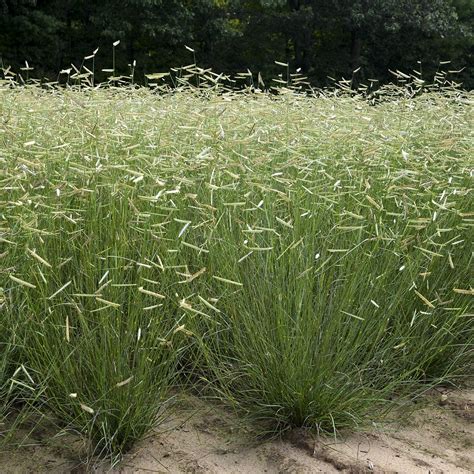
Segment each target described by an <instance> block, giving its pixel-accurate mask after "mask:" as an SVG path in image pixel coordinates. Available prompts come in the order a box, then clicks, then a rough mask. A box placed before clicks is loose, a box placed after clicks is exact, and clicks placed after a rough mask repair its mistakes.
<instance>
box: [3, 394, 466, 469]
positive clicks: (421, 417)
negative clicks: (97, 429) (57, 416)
mask: <svg viewBox="0 0 474 474" xmlns="http://www.w3.org/2000/svg"><path fill="white" fill-rule="evenodd" d="M421 403H423V404H425V403H426V406H424V407H423V408H422V409H420V410H418V411H416V412H414V414H413V416H412V417H410V419H409V421H408V422H406V421H404V422H403V423H400V424H392V425H390V426H377V427H374V428H373V429H372V430H371V431H369V432H364V433H355V434H354V433H353V434H349V435H347V436H344V435H342V436H341V438H340V439H338V440H337V441H334V439H332V438H319V439H315V438H314V437H311V436H310V435H308V434H306V433H303V432H301V431H299V430H295V431H293V432H291V433H289V434H288V435H287V436H286V437H285V438H284V439H276V440H269V441H264V442H262V441H256V440H255V436H254V432H253V428H251V427H249V426H246V425H244V424H243V423H242V421H240V420H239V419H238V417H236V415H234V414H232V413H229V412H228V411H227V410H225V409H224V408H222V407H220V406H216V405H213V404H211V403H209V402H203V401H201V400H199V399H197V398H191V397H190V398H187V399H186V400H185V401H183V402H181V404H180V405H179V412H178V413H174V414H173V416H172V417H170V419H169V421H167V422H165V423H164V424H163V425H161V426H160V428H159V432H157V433H151V434H150V435H149V436H147V437H146V438H145V439H144V440H142V441H140V442H138V443H137V445H136V446H135V447H134V448H133V449H132V451H131V452H130V453H128V454H127V455H126V456H125V457H124V459H123V460H122V462H121V463H120V464H118V465H117V466H116V467H114V468H112V469H111V468H110V466H107V465H104V464H103V463H102V464H100V465H96V464H95V463H94V462H93V461H89V463H88V464H87V465H86V464H84V459H85V458H84V455H83V454H82V450H83V448H84V446H83V444H81V442H80V440H79V439H77V438H75V437H74V436H73V435H70V434H68V435H66V436H62V437H58V436H56V437H55V436H53V433H48V431H47V430H42V431H39V432H37V433H36V434H35V436H34V437H33V438H32V439H31V440H30V441H29V442H28V443H27V445H25V446H24V447H22V448H20V449H17V450H15V451H4V452H1V453H0V470H1V472H3V473H5V474H10V473H24V472H25V473H26V472H33V471H34V472H38V473H42V472H44V473H46V472H48V473H65V472H71V473H83V472H100V473H102V472H104V473H105V472H115V473H117V474H118V473H120V474H128V473H146V472H159V473H176V474H177V473H211V474H213V473H235V474H240V473H249V472H253V473H269V474H271V473H282V474H283V473H313V472H324V473H331V472H345V473H363V472H384V473H392V472H410V473H426V472H430V473H441V472H445V473H450V472H452V473H454V472H456V473H469V472H471V471H470V466H473V465H474V450H473V449H472V448H473V442H472V439H474V425H473V423H472V421H473V418H474V389H470V390H462V391H459V390H456V391H452V390H446V389H444V390H437V391H433V392H431V393H430V394H429V395H427V397H426V398H425V400H423V401H422V402H421ZM163 430H165V431H164V432H163Z"/></svg>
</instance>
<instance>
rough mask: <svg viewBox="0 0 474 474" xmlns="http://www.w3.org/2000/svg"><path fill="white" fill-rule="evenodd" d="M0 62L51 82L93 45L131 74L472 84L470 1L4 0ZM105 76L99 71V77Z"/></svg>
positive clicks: (0, 4) (473, 16) (473, 5)
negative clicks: (447, 75)
mask: <svg viewBox="0 0 474 474" xmlns="http://www.w3.org/2000/svg"><path fill="white" fill-rule="evenodd" d="M0 15H1V16H0V56H1V58H2V61H3V66H4V67H7V66H10V65H11V66H12V68H13V70H16V71H18V69H19V68H20V67H24V66H25V61H28V65H29V67H34V70H35V73H34V76H35V77H40V76H46V77H50V78H51V77H52V78H55V75H56V74H57V72H58V71H59V70H61V69H62V68H67V67H70V63H75V64H80V62H81V60H82V58H83V57H85V56H88V55H90V54H91V53H92V51H94V50H95V49H96V48H98V47H99V51H98V53H97V56H96V61H97V64H100V68H110V67H111V66H112V64H111V63H112V42H114V41H116V40H121V42H120V44H119V45H118V46H117V48H116V67H117V71H118V72H119V73H125V74H126V73H127V72H128V71H129V68H128V65H129V64H133V62H134V61H136V71H135V73H136V74H135V77H136V78H137V80H138V81H141V80H143V75H144V74H146V73H150V72H157V71H166V70H168V68H170V67H174V66H184V65H186V64H189V63H191V62H193V60H194V57H193V53H192V52H191V51H189V50H188V49H186V48H185V47H184V45H188V46H189V47H191V48H193V49H194V50H195V55H196V61H197V63H198V64H199V65H200V66H202V67H212V68H213V69H214V70H216V71H218V72H225V73H235V72H239V71H240V72H242V71H246V70H247V68H248V69H250V70H251V71H252V72H254V73H257V72H260V73H261V74H262V76H263V78H265V77H269V76H272V77H273V76H275V75H276V74H277V73H280V72H281V67H278V65H275V64H274V61H275V60H277V61H284V62H289V63H290V66H291V68H292V69H297V68H301V70H302V72H303V73H304V74H306V75H307V76H308V77H309V79H310V81H311V83H312V84H314V85H317V86H324V85H327V84H328V81H329V79H328V76H329V77H335V78H337V79H340V78H341V77H345V78H348V77H349V78H350V77H351V75H352V71H353V70H356V69H357V68H359V66H360V67H361V69H360V71H359V72H358V79H359V80H367V79H370V78H375V79H378V80H380V81H387V80H388V79H389V78H390V73H389V69H392V70H395V69H399V70H402V71H411V70H413V69H415V70H419V69H420V68H421V71H420V72H421V73H422V75H423V76H424V77H430V76H432V74H433V73H434V72H435V71H436V70H437V69H438V67H440V65H439V63H440V61H441V62H444V61H448V60H450V61H451V63H450V64H446V65H443V64H442V65H441V68H443V69H444V70H459V69H462V68H465V69H464V70H463V71H462V72H461V73H459V74H457V75H456V76H455V77H456V80H459V81H462V82H463V83H464V86H465V87H467V88H472V87H473V86H474V80H473V78H472V74H471V73H470V71H469V68H468V67H466V66H468V65H469V64H472V61H473V56H474V35H473V24H474V0H120V1H116V0H100V1H98V0H93V1H90V0H0ZM104 77H105V75H104Z"/></svg>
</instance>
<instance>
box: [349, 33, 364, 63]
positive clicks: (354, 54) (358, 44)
mask: <svg viewBox="0 0 474 474" xmlns="http://www.w3.org/2000/svg"><path fill="white" fill-rule="evenodd" d="M361 49H362V39H361V37H360V33H359V31H357V30H352V31H351V67H352V70H353V71H355V70H356V69H357V68H358V67H359V66H360V53H361Z"/></svg>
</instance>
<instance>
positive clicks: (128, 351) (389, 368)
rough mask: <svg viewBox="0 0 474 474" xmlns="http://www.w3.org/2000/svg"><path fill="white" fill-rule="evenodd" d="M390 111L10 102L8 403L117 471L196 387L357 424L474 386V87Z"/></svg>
mask: <svg viewBox="0 0 474 474" xmlns="http://www.w3.org/2000/svg"><path fill="white" fill-rule="evenodd" d="M382 92H383V91H382ZM382 92H381V94H382ZM387 94H388V98H387V100H386V101H383V100H380V103H378V104H377V105H375V106H374V105H371V104H370V103H369V102H367V101H366V100H365V98H364V97H362V96H359V95H357V94H354V93H351V94H345V93H340V94H335V93H332V92H318V93H313V94H300V93H298V92H296V91H291V90H288V89H284V90H282V91H281V93H280V94H279V95H270V94H266V93H258V94H257V93H249V92H239V93H237V92H230V91H226V90H220V91H217V92H216V91H213V90H211V89H206V90H199V89H195V88H189V87H178V88H177V89H175V90H172V91H165V92H163V91H162V92H153V91H151V90H147V89H127V88H96V89H87V88H86V89H82V90H76V89H75V88H73V87H71V88H68V89H64V90H50V91H45V90H42V89H40V88H37V87H24V88H15V87H10V88H8V89H7V88H3V89H0V112H1V115H2V117H3V121H2V122H1V123H0V142H1V150H0V162H1V163H2V168H3V170H4V174H3V177H2V181H1V186H2V191H3V192H2V210H1V218H2V229H3V236H2V241H1V245H2V251H1V252H2V256H3V258H2V262H3V265H2V270H1V276H2V280H1V287H2V288H3V296H2V298H3V303H2V304H3V310H2V313H1V314H0V324H1V325H2V326H3V327H5V328H6V331H5V332H2V334H1V335H0V337H2V338H4V337H7V339H1V340H0V341H1V344H2V348H7V349H2V350H3V355H2V357H3V359H0V361H1V365H0V376H1V374H6V375H4V376H3V379H2V381H1V386H2V387H5V386H10V385H11V381H12V379H15V377H17V376H20V375H21V378H18V377H17V378H18V381H19V382H21V383H22V384H23V385H22V395H21V397H22V400H27V399H28V393H29V394H30V395H29V396H30V402H28V403H30V404H33V405H34V404H37V405H38V406H40V407H41V410H42V411H44V412H45V413H48V414H50V415H53V416H54V417H55V418H56V420H59V421H60V424H61V423H62V424H63V426H65V427H72V428H74V429H75V430H77V431H79V432H81V433H83V434H84V435H85V436H87V437H88V438H89V440H90V441H91V445H92V446H94V449H95V453H96V454H101V455H113V456H115V455H117V454H120V453H121V452H123V451H125V450H126V449H128V448H129V447H130V446H131V445H132V443H133V442H134V441H135V440H137V439H139V438H141V437H142V436H143V435H144V434H145V433H146V432H147V431H148V430H149V429H150V428H151V427H152V426H156V424H157V423H159V421H160V420H162V419H163V418H164V417H166V416H168V413H169V412H168V407H169V405H170V403H171V402H172V399H173V397H175V396H176V395H179V393H181V392H182V391H183V390H187V389H188V388H189V387H190V386H197V387H199V390H200V393H204V394H206V395H212V396H218V397H220V398H222V399H223V400H225V401H226V402H228V403H230V404H231V405H232V406H234V407H236V408H237V409H239V410H241V412H243V413H247V414H248V415H249V417H251V418H253V419H254V420H259V421H260V422H262V423H261V424H260V425H259V426H260V427H261V429H262V431H268V430H270V431H275V430H284V429H287V428H289V427H292V426H305V427H309V428H314V429H317V430H319V431H337V430H339V429H341V428H347V427H354V426H357V425H359V424H364V423H366V422H367V421H368V420H373V419H375V418H376V417H379V416H380V415H383V414H385V413H387V411H389V410H390V409H391V408H392V407H393V406H394V405H395V401H398V402H402V401H406V400H408V399H411V398H413V397H415V396H417V395H418V394H419V393H420V392H421V391H423V390H426V389H427V388H428V387H431V386H433V385H435V384H438V383H442V382H456V381H459V380H461V379H462V378H465V377H466V376H467V375H468V373H469V367H470V364H472V313H473V306H472V301H473V300H472V298H473V289H472V281H473V279H472V276H473V273H472V266H473V265H472V264H473V251H472V235H473V233H472V226H473V222H474V221H473V218H474V216H473V214H472V203H473V196H472V158H471V157H472V149H473V133H472V127H471V126H470V114H472V94H469V93H462V92H459V91H457V90H445V91H441V92H430V93H426V94H422V95H420V97H416V98H413V97H406V96H404V95H403V94H402V93H400V94H398V95H397V94H395V93H394V90H393V89H390V90H388V92H387ZM380 97H383V95H380ZM388 99H390V100H388ZM4 335H6V336H4ZM18 367H23V368H24V370H23V369H21V374H20V372H17V373H16V376H13V374H14V373H15V371H16V370H17V369H18ZM26 374H27V375H26ZM5 383H6V385H5ZM14 385H15V384H14ZM16 385H18V384H16ZM186 387H188V388H186ZM2 390H3V389H2ZM12 393H13V392H12ZM12 396H13V395H12Z"/></svg>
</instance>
